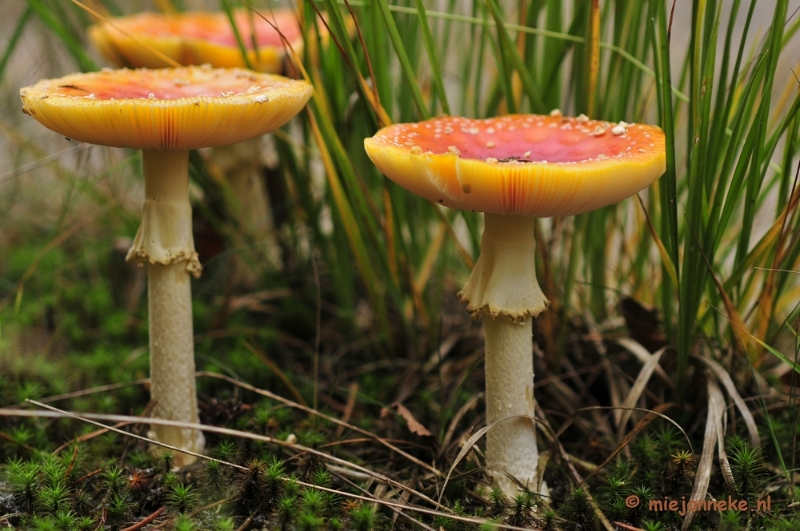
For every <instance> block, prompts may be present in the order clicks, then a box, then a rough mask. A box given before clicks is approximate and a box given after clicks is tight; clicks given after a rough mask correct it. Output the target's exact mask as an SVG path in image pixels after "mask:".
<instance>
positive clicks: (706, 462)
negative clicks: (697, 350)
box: [681, 378, 725, 531]
mask: <svg viewBox="0 0 800 531" xmlns="http://www.w3.org/2000/svg"><path fill="white" fill-rule="evenodd" d="M706 389H707V391H708V415H707V417H706V431H705V434H704V435H703V455H701V456H700V462H699V463H698V464H697V473H696V474H695V478H694V487H693V488H692V496H691V497H690V498H689V500H690V501H694V502H698V501H700V500H703V499H705V497H706V493H707V492H708V484H709V482H710V481H711V465H712V464H713V463H714V445H716V444H718V443H719V444H722V441H720V440H719V434H718V432H717V426H718V425H719V424H721V423H722V414H723V413H724V411H725V398H724V397H723V396H722V392H721V391H720V390H719V386H718V385H717V382H715V381H714V379H713V378H709V379H708V380H707V383H706ZM694 515H695V513H694V512H687V513H686V517H685V518H684V520H683V526H681V531H686V530H687V529H689V524H691V523H692V519H693V518H694Z"/></svg>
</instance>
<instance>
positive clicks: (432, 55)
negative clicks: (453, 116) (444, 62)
mask: <svg viewBox="0 0 800 531" xmlns="http://www.w3.org/2000/svg"><path fill="white" fill-rule="evenodd" d="M414 1H415V3H416V6H417V16H418V17H419V25H420V27H421V28H422V40H423V43H424V44H425V51H427V52H428V61H430V63H431V70H432V76H433V87H434V89H435V90H436V94H437V95H438V96H439V99H440V100H441V101H442V111H444V112H445V114H450V104H449V103H448V101H447V92H445V90H444V80H443V79H442V67H441V66H440V65H439V58H438V56H437V55H436V47H435V45H434V42H433V35H432V34H431V28H430V27H429V26H428V17H427V15H426V11H425V6H424V5H423V3H422V0H414ZM432 112H434V111H433V110H432Z"/></svg>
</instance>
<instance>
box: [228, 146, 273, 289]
mask: <svg viewBox="0 0 800 531" xmlns="http://www.w3.org/2000/svg"><path fill="white" fill-rule="evenodd" d="M212 153H213V157H214V162H215V163H216V164H217V165H218V166H219V167H220V169H221V170H222V172H223V173H224V174H225V177H226V178H227V180H228V184H229V185H230V189H231V197H229V198H228V199H229V201H228V204H229V207H230V212H231V213H232V214H233V215H234V217H235V219H236V222H237V225H238V226H239V230H240V232H239V233H238V236H239V237H238V238H237V239H236V245H237V246H239V247H241V248H242V249H241V250H245V248H246V249H254V250H257V252H249V253H248V254H249V255H250V256H249V259H245V257H244V256H243V255H242V254H238V253H237V254H236V255H235V256H234V259H233V266H234V283H236V284H237V285H240V286H242V287H251V286H253V285H254V284H255V283H256V281H257V280H258V276H257V274H256V273H257V271H256V270H254V269H253V265H254V264H264V262H266V263H267V264H268V265H269V266H271V267H273V268H274V267H278V266H279V265H280V248H279V247H278V242H277V240H276V238H275V230H274V226H273V221H272V213H271V209H270V206H269V201H268V196H267V190H266V188H265V187H264V182H263V179H262V178H261V175H260V172H259V170H260V166H261V164H260V162H261V156H260V154H261V138H260V137H256V138H251V139H249V140H245V141H244V142H239V143H237V144H233V145H230V146H221V147H217V148H214V150H213V152H212Z"/></svg>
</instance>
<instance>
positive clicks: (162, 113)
mask: <svg viewBox="0 0 800 531" xmlns="http://www.w3.org/2000/svg"><path fill="white" fill-rule="evenodd" d="M311 92H312V89H311V86H310V85H309V84H308V83H306V82H304V81H294V80H290V79H286V78H284V77H281V76H276V75H270V74H258V73H255V72H252V71H248V70H239V69H211V68H204V67H200V68H198V67H189V68H178V69H163V70H144V69H142V70H127V69H125V70H104V71H102V72H95V73H88V74H73V75H69V76H66V77H62V78H59V79H50V80H43V81H40V82H38V83H37V84H36V85H33V86H31V87H26V88H23V89H21V90H20V96H21V98H22V109H23V112H25V113H26V114H28V115H30V116H32V117H33V118H35V119H36V120H38V121H39V122H40V123H42V124H43V125H44V126H45V127H48V128H49V129H52V130H53V131H56V132H57V133H59V134H62V135H64V136H66V137H68V138H72V139H74V140H78V141H81V142H88V143H91V144H98V145H104V146H114V147H129V148H134V149H141V150H142V159H143V167H144V179H145V199H144V204H143V212H142V223H141V225H140V227H139V230H138V231H137V233H136V238H135V239H134V241H133V245H132V247H131V249H130V251H128V256H127V260H129V261H136V262H140V263H145V264H147V274H148V308H149V312H148V313H149V326H150V378H151V385H150V393H151V397H152V399H153V400H154V401H155V402H156V405H155V409H154V412H153V414H154V415H155V416H156V417H158V418H163V419H170V420H176V421H181V422H194V423H196V422H198V418H197V396H196V391H195V378H194V372H195V369H194V366H195V365H194V334H193V330H192V328H193V327H192V301H191V282H190V276H194V277H199V276H200V273H201V270H202V268H201V265H200V261H199V258H198V255H197V253H196V252H195V249H194V240H193V237H192V215H191V205H190V203H189V150H191V149H198V148H201V147H209V146H217V145H226V144H232V143H235V142H239V141H242V140H245V139H247V138H252V137H254V136H258V135H262V134H265V133H267V132H269V131H272V130H274V129H276V128H278V127H280V126H282V125H283V124H285V123H286V122H288V121H289V120H290V119H291V118H292V117H293V116H295V115H296V114H297V113H298V112H299V111H300V110H301V109H302V108H303V106H304V105H305V104H306V102H307V101H308V99H309V98H310V97H311ZM151 435H152V436H153V437H154V438H155V439H157V440H158V441H161V442H163V443H167V444H171V445H173V446H176V447H178V448H180V449H183V450H189V451H194V452H197V451H199V450H202V448H203V444H204V441H203V436H202V433H200V432H199V431H194V430H189V429H180V428H173V427H170V426H153V427H152V432H151ZM192 461H194V457H193V456H189V455H188V454H179V455H177V456H176V457H175V464H176V465H177V466H182V465H186V464H189V463H191V462H192Z"/></svg>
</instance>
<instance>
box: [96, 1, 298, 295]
mask: <svg viewBox="0 0 800 531" xmlns="http://www.w3.org/2000/svg"><path fill="white" fill-rule="evenodd" d="M262 17H263V18H262ZM297 17H298V15H297V12H296V11H295V10H293V9H273V10H265V11H264V12H261V13H254V12H252V11H249V10H242V9H239V10H234V11H233V21H234V23H235V24H236V29H237V31H238V32H239V37H240V38H241V41H242V44H243V45H244V47H245V49H246V53H247V62H245V59H244V57H243V55H242V50H241V48H240V47H239V43H238V41H237V39H236V34H235V33H234V31H233V27H232V26H231V21H230V19H229V18H228V16H227V14H226V13H223V12H185V13H153V12H144V13H139V14H136V15H130V16H125V17H116V18H109V19H107V20H106V21H104V22H102V23H99V24H97V25H95V26H92V27H90V28H89V30H88V33H89V37H90V38H91V40H92V42H93V43H94V45H95V47H97V49H98V50H100V52H101V53H102V54H103V56H105V57H106V59H108V60H109V61H110V62H111V63H113V64H115V65H116V66H120V67H122V66H128V67H133V68H141V67H146V68H165V67H169V66H175V64H179V65H183V66H188V65H201V64H209V65H211V66H212V67H215V68H229V67H236V68H245V67H246V66H247V65H248V64H249V65H250V67H251V68H253V69H254V70H257V71H260V72H267V73H272V74H278V73H281V72H282V71H283V70H284V63H285V61H286V60H287V57H286V52H285V47H284V42H283V41H282V38H281V35H283V37H284V38H286V39H287V41H288V42H289V44H290V45H291V47H292V48H293V49H294V51H295V52H296V53H301V52H302V48H303V37H302V34H301V32H300V26H299V24H298V19H297ZM276 28H277V30H276ZM279 32H280V33H279ZM143 44H144V45H143ZM153 50H157V51H158V52H160V53H161V54H163V55H158V54H157V53H155V52H154V51H153ZM169 61H172V62H173V63H170V62H169ZM212 160H213V162H214V164H215V165H216V167H217V168H219V170H220V171H221V172H222V173H223V174H224V175H225V177H226V179H227V183H228V185H229V186H230V195H229V196H228V197H227V198H228V199H229V201H227V203H228V211H229V212H230V214H232V216H233V218H234V219H235V221H236V224H237V226H238V230H237V231H236V236H237V238H236V240H235V245H236V246H237V247H239V248H240V249H241V250H240V251H239V252H237V254H235V255H234V256H233V261H232V266H233V275H232V277H233V278H232V283H233V285H235V286H237V287H240V288H247V289H249V288H252V287H253V286H254V285H255V284H256V282H257V280H258V276H257V274H256V271H257V269H254V268H253V264H257V265H258V266H264V265H267V266H268V267H271V268H276V267H280V264H281V259H280V256H281V252H280V248H279V246H278V242H277V238H276V235H275V230H274V222H273V218H272V213H271V209H270V206H269V199H268V193H267V189H266V187H265V186H264V182H263V178H262V176H261V173H260V168H261V138H260V137H254V138H250V139H247V140H244V141H242V142H240V143H236V144H232V145H225V146H217V147H215V148H214V150H213V154H212ZM240 236H244V237H240ZM252 244H255V245H254V246H252ZM248 246H250V247H248ZM245 248H247V254H248V255H250V260H249V262H250V264H248V260H244V259H243V256H242V255H241V254H239V253H241V252H242V251H243V250H244V249H245Z"/></svg>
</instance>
